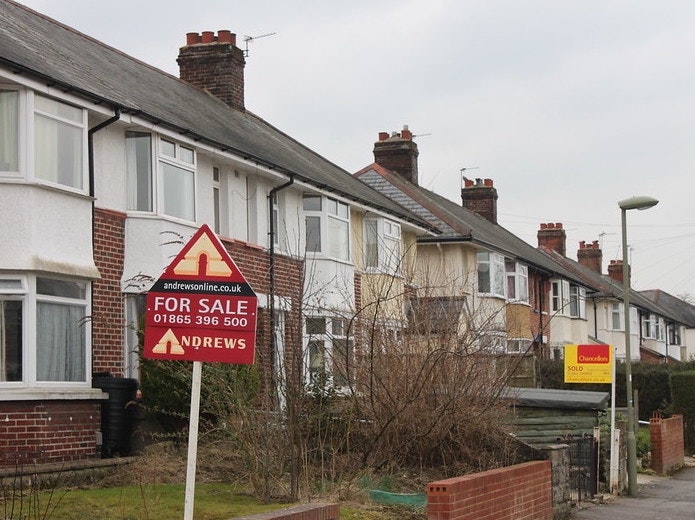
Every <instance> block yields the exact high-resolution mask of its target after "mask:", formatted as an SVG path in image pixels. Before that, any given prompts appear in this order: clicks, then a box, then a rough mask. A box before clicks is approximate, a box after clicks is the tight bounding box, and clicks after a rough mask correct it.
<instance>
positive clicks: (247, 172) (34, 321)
mask: <svg viewBox="0 0 695 520" xmlns="http://www.w3.org/2000/svg"><path fill="white" fill-rule="evenodd" d="M0 22H1V24H0V26H1V27H2V30H0V236H1V238H2V244H3V247H2V248H1V249H0V442H1V443H2V446H3V449H2V453H1V455H0V465H6V466H7V465H12V466H13V465H15V464H17V463H18V462H19V463H22V464H24V463H50V462H60V461H78V460H85V459H92V458H98V456H99V446H98V442H99V433H98V432H99V429H100V405H101V403H102V400H103V399H104V398H105V397H106V395H105V393H104V392H103V390H102V389H100V388H94V387H93V381H92V378H93V375H94V374H103V373H108V374H111V375H112V376H113V377H120V378H131V379H138V377H139V372H138V359H139V352H138V348H139V345H138V334H137V326H138V324H140V323H142V318H143V313H144V312H145V311H144V302H145V294H146V292H147V291H148V289H149V288H150V286H151V285H152V283H153V282H154V280H155V279H156V278H157V277H158V276H159V275H160V274H161V273H162V270H163V269H164V268H165V267H166V266H167V264H168V263H169V261H170V260H171V259H172V258H173V257H174V256H175V255H176V254H177V253H178V252H179V251H180V249H181V247H182V244H183V243H185V242H186V241H187V239H188V238H190V237H191V236H192V234H193V233H194V232H195V231H196V230H197V229H198V228H199V227H200V226H201V225H202V224H207V225H209V226H210V228H211V229H213V230H214V231H215V233H216V234H217V235H218V236H219V237H220V240H221V241H222V243H223V244H224V246H225V247H226V248H227V250H228V251H229V252H230V254H231V256H232V258H233V259H234V260H235V262H236V263H237V265H238V266H239V268H240V269H241V271H242V272H243V273H244V274H245V276H246V278H247V279H248V281H249V283H250V284H251V285H252V287H253V288H254V290H255V292H256V293H257V295H258V302H259V313H258V327H257V344H256V356H257V364H258V366H259V368H260V371H261V374H262V380H263V387H264V388H265V390H266V391H267V392H268V393H269V394H273V393H274V390H275V389H274V388H273V386H274V385H275V384H277V381H276V379H275V378H274V377H273V374H275V373H277V371H278V370H279V369H280V368H281V367H282V366H283V363H284V362H285V360H286V359H288V357H289V356H293V357H294V359H300V360H301V367H302V368H301V374H299V377H301V378H302V379H303V381H305V382H307V383H310V382H311V381H312V378H313V377H315V376H316V374H323V375H325V376H326V377H327V380H328V382H329V384H332V385H334V386H335V387H336V388H340V387H341V385H346V384H349V383H350V381H348V379H349V373H350V371H349V370H347V367H346V366H345V365H349V364H350V363H351V360H352V359H354V358H356V357H358V356H359V351H360V341H359V339H358V338H359V335H356V334H351V333H350V331H349V330H350V329H349V321H350V317H351V316H355V315H356V314H357V313H362V315H365V314H367V315H370V316H371V317H372V318H373V319H374V320H377V321H378V322H379V330H380V331H381V333H382V334H383V335H384V337H393V338H398V337H402V335H403V334H408V333H415V332H413V330H414V328H413V327H412V322H413V320H415V319H416V318H417V316H418V315H419V313H418V310H420V309H428V311H427V313H426V314H427V317H428V319H429V320H430V323H429V325H428V326H427V330H426V331H425V332H427V333H432V334H437V333H440V332H441V330H442V329H443V328H445V327H448V328H449V330H453V331H455V333H456V334H459V335H461V337H464V336H465V337H466V338H467V339H466V341H467V342H468V346H469V347H474V348H476V349H478V350H479V351H481V352H489V353H490V354H495V355H500V354H502V355H509V356H536V357H545V358H551V357H559V356H561V355H562V347H563V346H564V345H566V344H586V343H610V344H612V345H614V346H615V347H616V350H617V356H618V358H621V357H624V350H625V349H624V343H625V341H624V322H625V320H626V319H630V320H631V323H632V327H631V330H632V331H633V334H634V335H633V337H632V344H633V345H639V347H640V348H639V356H640V357H641V359H642V360H643V361H654V362H666V361H678V360H684V359H689V358H690V357H691V355H692V354H693V353H695V350H694V349H695V336H694V335H693V330H695V312H694V311H693V308H692V307H691V306H689V305H687V304H686V303H685V302H683V301H681V300H679V299H677V298H675V297H673V296H670V295H668V294H666V293H663V292H661V291H648V292H636V291H632V292H631V296H630V301H631V303H632V307H631V309H630V313H629V314H630V315H629V316H624V315H623V307H622V283H621V276H622V264H621V263H620V262H612V263H611V264H610V266H609V268H608V271H609V272H608V273H607V274H606V273H602V272H601V271H602V265H603V259H602V253H601V250H600V248H599V247H598V243H597V242H595V241H588V242H582V243H581V244H578V245H577V247H578V249H577V251H576V257H577V260H574V259H570V258H569V257H568V256H567V250H566V247H567V244H566V237H565V231H564V229H563V226H562V224H561V223H539V229H538V244H537V247H536V246H532V245H530V244H528V243H527V242H525V241H523V240H521V239H520V238H518V237H517V236H515V235H514V234H512V233H510V232H509V231H507V230H506V229H504V228H503V227H501V226H500V225H499V224H498V223H497V187H495V185H494V182H493V180H491V179H475V180H468V179H466V180H465V182H463V183H462V185H461V194H460V201H458V202H453V201H451V200H450V199H448V198H446V197H443V196H442V195H439V194H436V193H434V192H432V191H430V190H428V189H425V188H424V187H422V186H420V185H419V183H418V148H417V143H416V142H415V141H414V139H413V135H412V133H411V132H410V130H409V129H408V128H407V127H403V128H402V129H400V130H398V131H396V132H381V133H378V129H376V130H377V131H375V135H377V136H378V137H377V138H376V140H375V142H374V143H373V153H374V162H373V164H370V165H366V166H365V167H364V168H363V169H362V170H360V171H359V172H347V171H344V170H343V169H341V168H339V167H338V166H336V165H335V164H333V163H331V162H330V161H329V160H327V159H325V158H323V157H322V156H321V155H319V154H318V153H316V152H314V151H313V150H311V149H309V148H307V147H306V146H304V145H302V144H301V143H299V142H297V141H296V140H294V139H293V138H292V137H290V136H288V135H287V134H285V133H283V132H282V131H281V130H279V129H277V128H275V127H273V126H272V125H270V124H269V123H268V122H266V121H265V120H263V119H261V118H260V117H259V116H257V115H255V114H253V113H251V112H250V111H248V110H246V109H245V106H244V67H245V57H244V52H243V51H242V50H241V49H240V48H239V47H237V44H236V36H235V35H234V34H233V33H231V32H230V31H225V30H220V31H217V32H203V33H200V34H199V33H190V34H188V35H186V37H185V40H183V38H182V44H183V45H182V47H181V48H180V50H179V55H178V64H179V67H180V78H176V77H173V76H171V75H169V74H166V73H164V72H162V71H159V70H157V69H155V68H153V67H151V66H148V65H147V64H145V63H142V62H140V61H138V60H136V59H133V58H131V57H129V56H127V55H125V54H123V53H122V52H119V51H118V50H116V49H113V48H111V47H108V46H106V45H104V44H103V43H101V42H99V41H97V40H95V39H93V38H90V37H89V36H86V35H84V34H81V33H79V32H78V31H75V30H73V29H71V28H70V27H66V26H65V25H62V24H60V23H58V22H56V21H54V20H52V19H50V18H48V17H46V16H43V15H42V14H40V13H37V12H35V11H32V10H30V9H28V8H26V7H24V6H21V5H19V4H16V3H14V2H12V1H10V0H0ZM182 36H183V35H182ZM363 145H364V143H355V146H360V147H361V146H363ZM571 253H572V255H573V256H574V251H571ZM384 287H387V288H388V289H386V290H387V291H389V295H390V296H389V297H384V294H383V292H382V291H383V290H384V289H383V288H384ZM376 301H381V302H384V304H383V305H375V302H376ZM370 309H371V310H370ZM375 309H379V310H375ZM418 333H420V334H422V333H423V330H418ZM337 349H338V350H340V356H336V355H334V354H336V352H335V350H337ZM636 355H638V353H636V352H635V353H633V357H635V356H636ZM337 359H341V360H343V361H341V362H340V363H338V362H337V361H335V360H337ZM276 405H277V406H282V403H281V402H276Z"/></svg>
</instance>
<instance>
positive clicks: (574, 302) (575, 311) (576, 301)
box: [570, 284, 586, 318]
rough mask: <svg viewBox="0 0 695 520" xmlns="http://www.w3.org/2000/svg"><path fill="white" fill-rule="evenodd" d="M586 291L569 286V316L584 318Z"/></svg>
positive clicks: (572, 285) (582, 288) (576, 286)
mask: <svg viewBox="0 0 695 520" xmlns="http://www.w3.org/2000/svg"><path fill="white" fill-rule="evenodd" d="M585 309H586V289H584V287H579V286H578V285H574V284H570V316H571V317H572V318H586V310H585Z"/></svg>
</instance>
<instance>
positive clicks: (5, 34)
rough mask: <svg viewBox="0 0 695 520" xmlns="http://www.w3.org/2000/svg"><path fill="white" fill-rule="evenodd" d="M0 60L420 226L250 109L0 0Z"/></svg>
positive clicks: (403, 212)
mask: <svg viewBox="0 0 695 520" xmlns="http://www.w3.org/2000/svg"><path fill="white" fill-rule="evenodd" d="M182 36H183V35H182ZM172 51H174V49H172ZM0 64H4V65H5V66H7V67H9V68H10V69H11V70H13V71H14V72H16V73H19V74H28V75H31V76H33V77H37V78H39V79H40V80H43V81H45V82H46V84H49V85H57V86H59V87H61V88H63V89H64V90H66V91H72V92H74V93H76V94H78V95H82V96H85V97H87V98H90V99H93V100H94V101H95V102H96V103H100V104H106V105H108V106H111V107H114V108H115V107H118V108H120V110H121V111H122V113H131V114H136V115H138V116H141V117H143V118H145V119H148V120H151V121H153V122H156V123H158V124H161V125H164V126H167V127H169V128H172V129H175V130H178V131H179V132H180V133H181V134H185V135H189V136H191V137H192V138H194V139H197V140H200V141H202V142H205V143H207V144H210V145H213V146H216V147H218V148H219V149H221V150H228V151H232V152H235V153H236V154H237V155H239V156H241V157H243V158H245V159H249V160H251V161H254V162H258V163H259V164H263V165H265V166H267V167H269V168H271V169H275V170H278V171H280V172H283V173H285V174H288V175H289V174H293V175H294V176H295V177H296V178H297V179H298V180H301V181H304V182H306V183H308V184H311V185H313V186H316V187H318V188H321V189H326V190H328V191H333V192H335V193H336V194H338V195H340V196H343V197H345V198H347V199H349V200H353V201H355V202H357V203H361V204H364V205H366V206H371V207H373V208H376V209H382V210H384V211H386V212H389V213H392V214H395V215H398V216H399V217H401V218H405V219H406V220H409V221H411V222H412V223H414V224H416V225H419V226H422V225H423V224H424V223H423V222H421V221H420V220H418V219H417V218H416V217H415V216H414V215H411V214H408V212H407V211H405V210H404V209H403V208H402V207H400V206H398V205H397V204H396V203H395V202H393V201H391V200H389V199H388V198H386V197H384V196H382V195H381V194H379V193H378V192H376V191H374V190H372V189H371V188H369V187H368V186H366V185H365V184H364V183H361V182H359V181H358V180H357V179H355V178H354V177H352V176H351V175H350V174H349V173H348V172H346V171H345V170H343V169H341V168H340V167H338V166H336V165H335V164H333V163H331V162H330V161H328V160H327V159H325V158H323V157H322V156H320V155H319V154H317V153H316V152H314V151H312V150H310V149H308V148H307V147H305V146H304V145H302V144H301V143H299V142H297V141H296V140H294V139H292V138H291V137H289V136H288V135H286V134H284V133H283V132H281V131H280V130H278V129H277V128H275V127H273V126H272V125H270V124H269V123H267V122H266V121H264V120H263V119H261V118H260V117H258V116H256V115H254V114H252V113H251V112H249V111H241V110H235V109H233V108H230V107H229V106H227V105H226V104H225V103H223V102H222V101H220V100H218V99H216V98H214V97H213V96H210V95H209V94H207V93H205V92H203V91H201V90H198V89H196V88H194V87H192V86H190V85H188V84H187V83H185V82H183V81H181V80H179V79H178V78H176V77H174V76H171V75H169V74H166V73H164V72H162V71H160V70H158V69H156V68H154V67H151V66H149V65H147V64H145V63H143V62H141V61H138V60H136V59H134V58H132V57H130V56H128V55H126V54H124V53H122V52H120V51H118V50H116V49H114V48H112V47H109V46H107V45H105V44H103V43H101V42H99V41H97V40H95V39H93V38H91V37H89V36H86V35H84V34H82V33H80V32H78V31H76V30H74V29H72V28H70V27H67V26H65V25H63V24H60V23H59V22H57V21H55V20H52V19H51V18H48V17H46V16H44V15H42V14H40V13H37V12H35V11H33V10H31V9H29V8H27V7H24V6H22V5H20V4H17V3H14V2H12V1H10V0H0Z"/></svg>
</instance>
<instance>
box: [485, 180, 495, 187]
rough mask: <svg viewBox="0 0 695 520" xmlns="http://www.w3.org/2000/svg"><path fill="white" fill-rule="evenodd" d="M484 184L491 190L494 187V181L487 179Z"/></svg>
mask: <svg viewBox="0 0 695 520" xmlns="http://www.w3.org/2000/svg"><path fill="white" fill-rule="evenodd" d="M483 183H484V184H485V186H489V187H490V188H492V186H493V182H492V179H485V180H484V181H483Z"/></svg>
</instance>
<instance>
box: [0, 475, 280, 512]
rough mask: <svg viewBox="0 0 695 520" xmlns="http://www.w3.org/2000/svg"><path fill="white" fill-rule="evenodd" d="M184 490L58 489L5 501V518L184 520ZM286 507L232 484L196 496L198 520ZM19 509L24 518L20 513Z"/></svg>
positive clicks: (206, 487)
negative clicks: (257, 498) (258, 499)
mask: <svg viewBox="0 0 695 520" xmlns="http://www.w3.org/2000/svg"><path fill="white" fill-rule="evenodd" d="M184 495H185V487H184V486H183V485H169V484H162V485H143V486H122V487H112V488H103V489H70V490H63V489H56V490H54V491H43V492H41V493H40V494H38V495H36V494H32V495H29V496H26V495H25V496H24V497H23V498H22V499H19V498H15V499H14V501H12V502H13V503H11V501H10V500H8V499H6V500H5V501H4V504H2V505H0V517H2V513H3V507H4V509H5V511H4V513H5V515H6V516H9V514H10V507H11V506H14V515H13V516H10V517H9V518H11V519H14V518H17V519H20V518H21V519H24V518H28V519H31V520H33V519H41V520H78V519H79V520H84V519H91V520H171V519H173V518H183V509H184ZM282 507H286V506H285V505H283V504H262V503H260V502H258V501H257V500H256V499H255V498H253V497H252V496H249V495H246V494H240V493H238V492H237V490H236V489H234V487H233V486H231V485H229V484H198V485H196V493H195V509H194V516H195V518H196V520H198V519H201V520H227V519H229V518H234V517H237V516H244V515H251V514H255V513H262V512H265V511H270V510H273V509H279V508H282ZM20 508H21V509H22V512H21V513H20Z"/></svg>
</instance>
